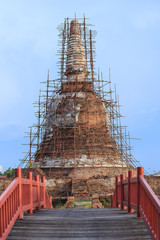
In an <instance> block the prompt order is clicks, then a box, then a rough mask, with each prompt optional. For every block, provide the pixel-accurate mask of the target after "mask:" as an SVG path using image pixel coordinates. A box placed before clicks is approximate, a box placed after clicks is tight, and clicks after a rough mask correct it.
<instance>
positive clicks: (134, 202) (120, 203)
mask: <svg viewBox="0 0 160 240" xmlns="http://www.w3.org/2000/svg"><path fill="white" fill-rule="evenodd" d="M125 206H127V207H128V213H133V209H135V210H137V217H138V218H141V217H142V218H143V220H144V222H145V224H146V226H147V228H148V230H149V232H150V234H151V236H152V239H155V240H160V200H159V199H158V198H157V196H156V195H155V193H154V192H153V191H152V189H151V187H150V186H149V185H148V183H147V182H146V180H145V179H144V175H143V168H142V167H138V168H137V177H133V171H129V172H128V178H126V179H125V177H124V175H123V174H122V175H121V180H119V178H118V177H116V188H115V192H114V195H113V196H112V197H111V207H121V210H124V209H125Z"/></svg>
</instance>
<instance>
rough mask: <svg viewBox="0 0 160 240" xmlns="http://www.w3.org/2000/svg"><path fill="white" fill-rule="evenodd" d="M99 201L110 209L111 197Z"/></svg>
mask: <svg viewBox="0 0 160 240" xmlns="http://www.w3.org/2000/svg"><path fill="white" fill-rule="evenodd" d="M99 200H100V202H101V203H102V205H103V206H104V207H105V208H109V207H110V206H111V199H110V197H105V198H100V199H99Z"/></svg>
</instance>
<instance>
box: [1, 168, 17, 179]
mask: <svg viewBox="0 0 160 240" xmlns="http://www.w3.org/2000/svg"><path fill="white" fill-rule="evenodd" d="M3 175H5V176H7V177H14V176H15V169H14V168H10V167H9V168H8V169H7V170H6V171H5V172H4V174H3Z"/></svg>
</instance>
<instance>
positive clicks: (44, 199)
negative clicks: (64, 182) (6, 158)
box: [41, 176, 46, 208]
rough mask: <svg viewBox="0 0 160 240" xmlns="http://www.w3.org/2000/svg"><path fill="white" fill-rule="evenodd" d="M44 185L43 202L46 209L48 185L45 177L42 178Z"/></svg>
mask: <svg viewBox="0 0 160 240" xmlns="http://www.w3.org/2000/svg"><path fill="white" fill-rule="evenodd" d="M41 181H42V183H43V201H44V205H43V207H42V208H46V185H45V177H44V176H43V177H42V180H41Z"/></svg>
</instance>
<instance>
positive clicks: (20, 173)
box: [15, 168, 23, 219]
mask: <svg viewBox="0 0 160 240" xmlns="http://www.w3.org/2000/svg"><path fill="white" fill-rule="evenodd" d="M15 177H17V178H18V180H19V208H20V212H19V216H18V218H19V219H23V212H22V169H21V168H16V169H15Z"/></svg>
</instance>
